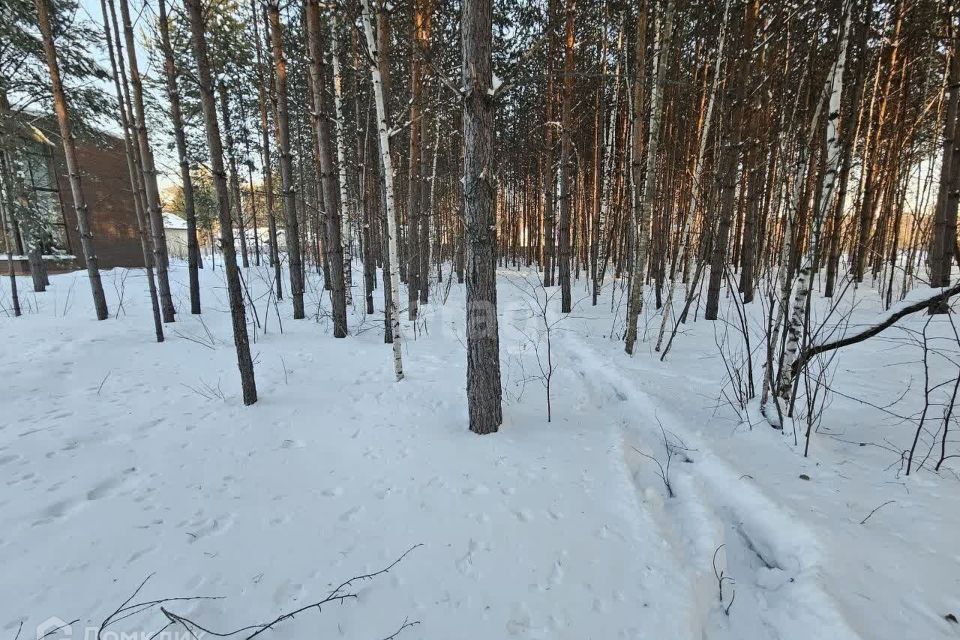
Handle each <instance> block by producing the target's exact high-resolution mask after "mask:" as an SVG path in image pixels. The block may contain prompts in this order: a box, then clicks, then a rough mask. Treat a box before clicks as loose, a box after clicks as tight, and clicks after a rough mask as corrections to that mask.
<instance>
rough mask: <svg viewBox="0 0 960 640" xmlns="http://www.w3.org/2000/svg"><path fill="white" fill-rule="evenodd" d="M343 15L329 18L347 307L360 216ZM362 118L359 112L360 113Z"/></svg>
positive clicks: (351, 302) (344, 285) (350, 297)
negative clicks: (350, 153) (351, 155)
mask: <svg viewBox="0 0 960 640" xmlns="http://www.w3.org/2000/svg"><path fill="white" fill-rule="evenodd" d="M339 28H340V17H339V14H337V15H335V16H334V17H333V18H332V19H331V20H330V56H331V59H332V62H333V110H334V117H335V118H336V119H335V120H334V123H335V127H334V134H335V135H336V138H337V167H338V169H339V172H338V173H337V179H338V183H339V186H340V204H341V205H342V206H343V211H342V215H341V217H340V240H341V243H342V245H343V297H344V302H345V304H346V306H350V305H352V304H353V269H352V263H353V260H352V258H353V226H352V224H351V223H352V221H354V220H356V218H357V200H356V191H355V190H354V187H355V182H356V181H355V180H353V179H352V178H353V176H354V170H353V167H352V166H351V165H350V164H349V161H348V159H347V130H348V128H347V122H346V120H345V119H344V118H345V114H344V111H343V70H342V68H341V65H340V37H339ZM357 117H359V114H357Z"/></svg>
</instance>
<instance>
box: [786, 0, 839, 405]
mask: <svg viewBox="0 0 960 640" xmlns="http://www.w3.org/2000/svg"><path fill="white" fill-rule="evenodd" d="M853 6H854V2H853V0H847V3H846V11H845V14H846V15H845V17H844V23H843V29H842V34H841V36H840V47H839V52H838V53H837V58H836V61H835V62H834V64H833V68H832V69H831V70H830V75H829V77H828V78H827V81H826V83H825V86H824V93H825V94H827V95H829V108H828V110H827V127H826V132H825V134H824V135H825V137H826V166H825V170H824V180H823V186H822V187H821V192H820V201H819V206H818V207H816V209H815V210H814V215H813V218H812V220H811V223H810V241H809V242H808V243H807V250H806V252H805V254H804V256H803V262H802V263H801V265H800V269H799V270H798V272H797V276H796V278H795V279H794V282H793V300H792V302H791V309H790V321H789V324H788V325H787V341H786V344H785V345H784V349H783V352H784V353H783V362H782V363H781V365H780V374H779V381H778V385H777V386H778V391H777V393H778V395H779V397H780V400H781V401H782V402H784V403H785V404H786V403H789V402H790V396H791V395H792V394H793V364H794V362H795V361H796V359H797V354H798V352H799V349H800V340H801V338H802V336H803V331H804V329H805V327H806V323H807V297H808V296H809V295H810V279H811V277H812V275H813V270H814V268H815V265H816V261H817V260H818V258H819V255H820V253H819V252H820V238H821V235H822V231H823V219H824V215H825V213H826V210H827V208H828V207H829V206H830V202H831V196H832V195H833V189H834V185H835V184H836V179H837V166H838V164H839V159H840V141H839V139H838V137H837V119H838V118H839V117H840V98H841V94H842V91H843V71H844V67H845V65H846V59H847V45H848V43H849V41H850V22H851V18H852V14H853Z"/></svg>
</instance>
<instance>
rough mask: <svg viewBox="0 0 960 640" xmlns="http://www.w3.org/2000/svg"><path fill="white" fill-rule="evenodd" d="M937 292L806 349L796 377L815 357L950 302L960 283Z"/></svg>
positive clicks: (798, 360) (869, 336) (799, 362)
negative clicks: (848, 333) (860, 328)
mask: <svg viewBox="0 0 960 640" xmlns="http://www.w3.org/2000/svg"><path fill="white" fill-rule="evenodd" d="M935 291H936V293H935V294H933V295H931V296H928V297H925V298H922V299H920V300H917V301H916V302H911V303H907V304H901V305H900V306H899V307H896V308H894V309H891V310H890V312H888V313H887V314H886V315H885V317H883V319H882V320H880V321H879V322H876V323H873V324H871V325H870V326H868V327H867V328H865V329H863V330H861V331H858V332H856V333H854V334H853V335H849V336H844V337H843V338H840V339H838V340H832V341H830V342H825V343H823V344H817V345H811V346H809V347H807V348H806V349H804V351H803V353H801V354H800V357H799V358H797V360H796V362H794V363H793V372H794V377H796V375H797V374H798V373H799V372H800V371H801V370H802V369H803V367H805V366H806V365H807V363H808V362H809V361H810V359H811V358H813V357H814V356H816V355H818V354H821V353H824V352H826V351H833V350H834V349H840V348H841V347H847V346H849V345H851V344H857V343H858V342H863V341H864V340H867V339H868V338H872V337H873V336H875V335H877V334H878V333H880V332H882V331H884V330H885V329H889V328H890V327H892V326H893V325H895V324H896V323H897V321H899V320H900V319H901V318H905V317H906V316H908V315H910V314H913V313H916V312H917V311H922V310H924V309H927V308H929V307H930V305H932V304H936V303H938V302H943V301H945V300H949V299H950V298H952V297H953V296H955V295H957V294H960V281H958V282H957V283H956V284H954V285H953V286H952V287H950V288H941V289H936V290H935Z"/></svg>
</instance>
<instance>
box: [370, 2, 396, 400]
mask: <svg viewBox="0 0 960 640" xmlns="http://www.w3.org/2000/svg"><path fill="white" fill-rule="evenodd" d="M361 2H362V7H363V31H364V35H365V37H366V40H367V53H368V58H369V61H370V79H371V82H372V84H373V96H374V101H375V102H376V105H377V134H378V138H379V141H380V166H381V168H382V170H383V185H384V192H385V208H386V214H387V215H386V224H385V225H384V233H385V234H386V236H387V237H386V241H387V254H388V256H389V260H390V267H389V271H390V277H389V279H387V278H384V279H385V280H388V284H386V286H385V287H384V288H387V287H389V289H390V300H389V304H388V306H389V311H390V328H391V337H392V339H393V368H394V372H395V373H396V376H397V380H398V381H399V380H403V358H402V351H401V345H400V316H399V311H398V310H397V299H398V298H399V296H400V271H399V267H398V265H399V264H400V261H399V258H398V257H397V237H396V231H397V230H396V220H397V218H396V205H395V204H394V196H393V160H392V158H391V157H390V125H389V123H388V122H387V105H386V100H385V99H384V98H385V94H384V87H383V80H382V78H381V76H380V64H381V58H380V56H379V47H378V39H377V36H376V34H375V32H374V28H373V15H372V11H371V9H370V0H361ZM378 19H379V20H386V19H387V17H386V15H384V14H381V15H379V16H378ZM378 26H379V25H378Z"/></svg>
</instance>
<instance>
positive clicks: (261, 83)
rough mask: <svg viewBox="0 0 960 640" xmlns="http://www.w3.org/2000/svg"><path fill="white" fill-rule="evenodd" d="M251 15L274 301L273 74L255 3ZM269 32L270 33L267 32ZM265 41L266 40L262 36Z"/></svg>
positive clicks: (279, 278)
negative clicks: (269, 113) (269, 108)
mask: <svg viewBox="0 0 960 640" xmlns="http://www.w3.org/2000/svg"><path fill="white" fill-rule="evenodd" d="M250 12H251V14H252V15H253V37H254V40H255V41H256V42H254V49H255V51H256V54H257V98H258V102H259V106H260V153H261V157H260V166H261V167H262V171H263V191H264V201H265V205H266V208H267V240H268V242H269V244H270V247H269V249H270V266H272V267H273V284H274V287H275V288H276V292H277V300H280V299H282V298H283V273H282V269H281V266H280V248H279V247H278V246H277V219H276V216H275V215H274V210H273V163H272V160H271V157H270V121H269V118H268V116H267V101H268V97H267V81H266V77H265V76H266V75H267V73H269V75H270V85H271V86H272V85H273V72H272V71H270V72H266V71H265V70H264V65H263V53H262V49H261V47H262V46H263V44H264V43H263V40H261V38H260V28H259V23H260V20H259V17H260V15H259V12H258V11H257V0H250ZM266 22H267V20H266V7H264V24H266ZM268 30H269V29H268ZM264 36H265V38H266V39H267V40H269V36H268V35H267V34H266V33H265V34H264Z"/></svg>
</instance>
